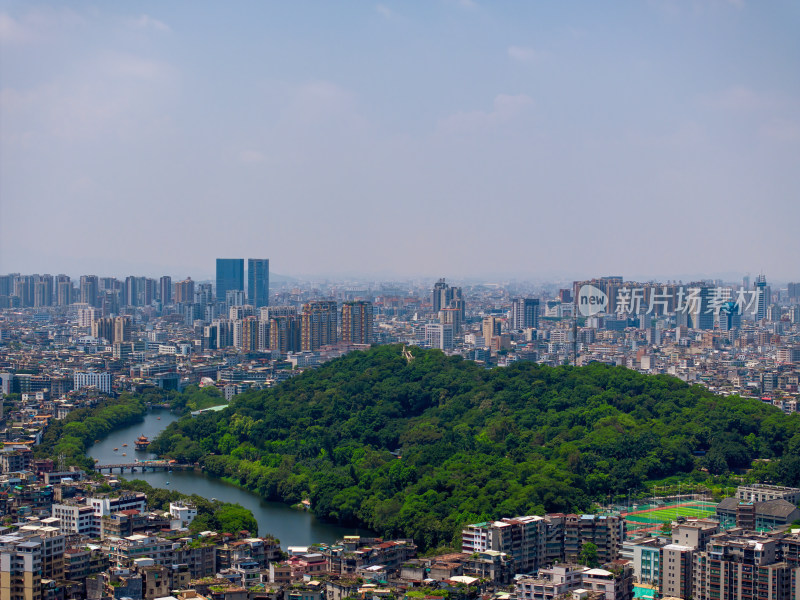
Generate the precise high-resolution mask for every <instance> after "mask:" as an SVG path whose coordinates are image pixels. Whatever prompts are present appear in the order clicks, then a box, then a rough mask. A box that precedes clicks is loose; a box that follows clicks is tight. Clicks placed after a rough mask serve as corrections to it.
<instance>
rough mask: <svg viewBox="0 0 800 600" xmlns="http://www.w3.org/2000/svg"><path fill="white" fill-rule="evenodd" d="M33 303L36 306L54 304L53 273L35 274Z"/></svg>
mask: <svg viewBox="0 0 800 600" xmlns="http://www.w3.org/2000/svg"><path fill="white" fill-rule="evenodd" d="M33 305H34V306H35V307H40V306H52V305H53V276H52V275H34V283H33Z"/></svg>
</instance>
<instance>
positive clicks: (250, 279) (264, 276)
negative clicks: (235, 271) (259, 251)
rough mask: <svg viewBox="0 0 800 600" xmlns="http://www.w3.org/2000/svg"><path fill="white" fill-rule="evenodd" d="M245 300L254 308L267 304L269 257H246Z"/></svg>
mask: <svg viewBox="0 0 800 600" xmlns="http://www.w3.org/2000/svg"><path fill="white" fill-rule="evenodd" d="M247 302H248V303H249V304H252V305H253V306H255V307H256V308H261V307H262V306H269V259H268V258H248V259H247Z"/></svg>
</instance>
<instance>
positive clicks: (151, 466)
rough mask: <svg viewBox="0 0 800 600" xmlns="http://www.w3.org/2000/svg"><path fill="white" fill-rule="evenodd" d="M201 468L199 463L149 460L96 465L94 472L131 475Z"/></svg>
mask: <svg viewBox="0 0 800 600" xmlns="http://www.w3.org/2000/svg"><path fill="white" fill-rule="evenodd" d="M197 468H200V465H198V464H197V463H192V464H181V463H170V462H169V461H168V460H147V461H139V462H132V463H114V464H109V465H101V464H97V463H96V464H95V465H94V470H95V471H98V472H100V473H102V472H103V471H108V472H109V473H113V472H114V469H119V472H120V473H125V471H126V470H129V471H130V472H131V473H136V472H139V471H141V472H142V473H144V472H145V471H148V470H149V471H167V470H173V471H193V470H194V469H197Z"/></svg>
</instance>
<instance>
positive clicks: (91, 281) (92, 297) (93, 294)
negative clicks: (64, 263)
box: [80, 275, 99, 306]
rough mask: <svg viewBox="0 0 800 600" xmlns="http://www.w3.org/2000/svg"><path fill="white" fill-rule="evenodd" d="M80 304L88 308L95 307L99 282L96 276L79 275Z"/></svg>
mask: <svg viewBox="0 0 800 600" xmlns="http://www.w3.org/2000/svg"><path fill="white" fill-rule="evenodd" d="M80 285H81V302H84V303H86V304H88V305H89V306H97V293H98V287H99V282H98V280H97V275H81V283H80Z"/></svg>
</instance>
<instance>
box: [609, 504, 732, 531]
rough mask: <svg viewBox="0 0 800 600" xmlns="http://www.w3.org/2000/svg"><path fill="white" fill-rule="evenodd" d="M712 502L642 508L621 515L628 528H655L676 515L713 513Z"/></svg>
mask: <svg viewBox="0 0 800 600" xmlns="http://www.w3.org/2000/svg"><path fill="white" fill-rule="evenodd" d="M715 507H716V504H715V503H713V502H703V501H693V502H686V503H684V504H681V505H674V506H664V507H657V506H655V507H652V508H642V509H639V510H634V511H631V512H629V513H623V514H622V516H623V517H624V518H625V520H626V521H627V522H628V529H629V530H638V529H644V528H647V529H650V528H657V527H659V526H660V525H661V524H662V523H670V522H672V521H675V520H676V519H677V518H678V517H697V518H703V517H710V516H713V515H714V509H715Z"/></svg>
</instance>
